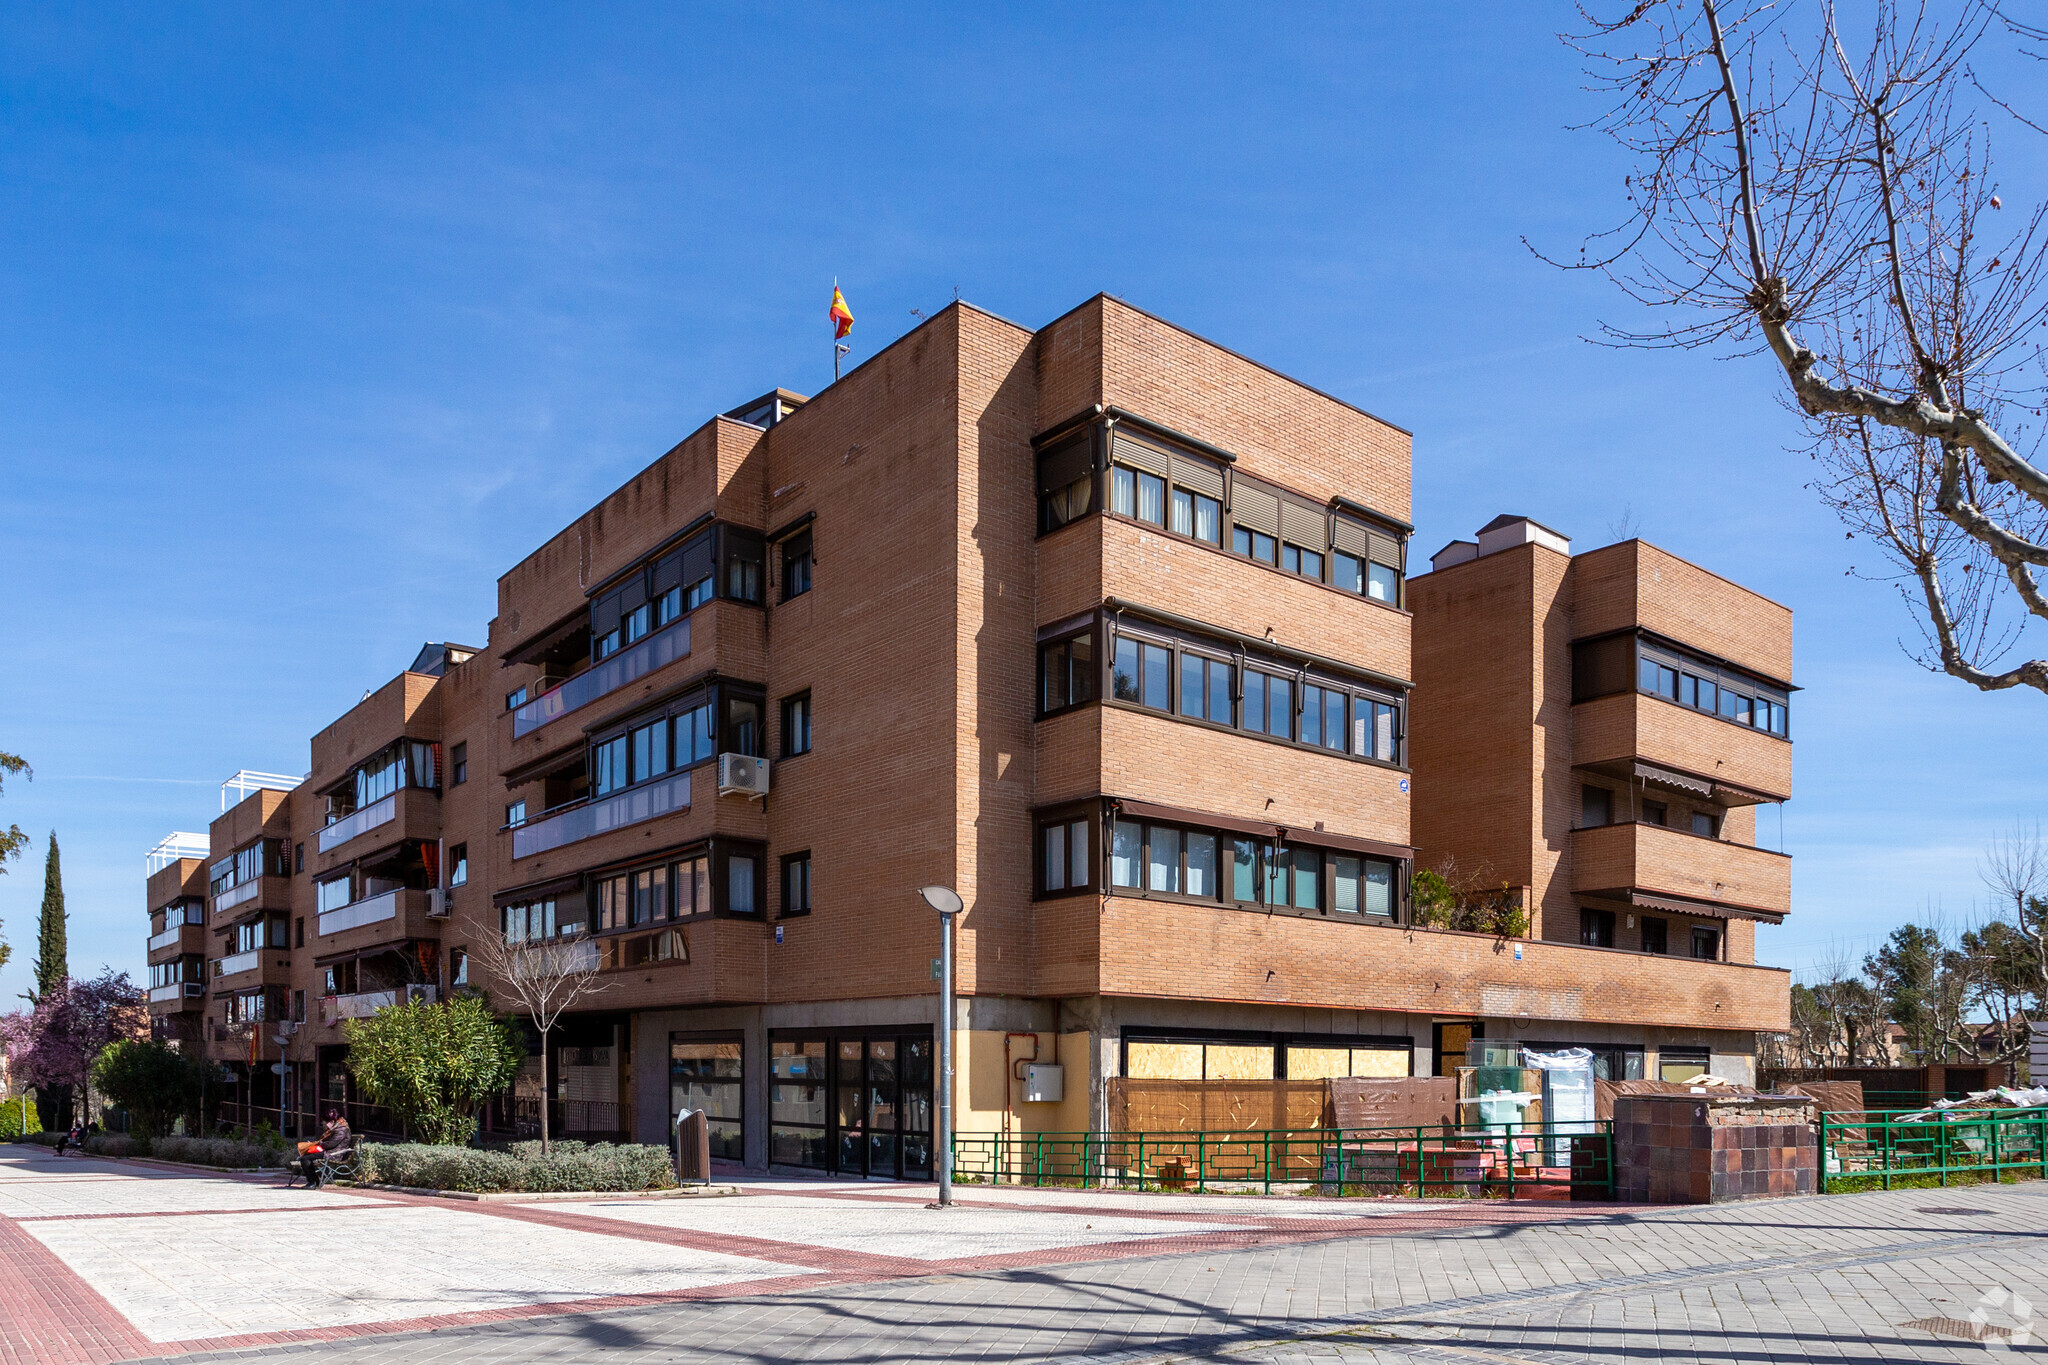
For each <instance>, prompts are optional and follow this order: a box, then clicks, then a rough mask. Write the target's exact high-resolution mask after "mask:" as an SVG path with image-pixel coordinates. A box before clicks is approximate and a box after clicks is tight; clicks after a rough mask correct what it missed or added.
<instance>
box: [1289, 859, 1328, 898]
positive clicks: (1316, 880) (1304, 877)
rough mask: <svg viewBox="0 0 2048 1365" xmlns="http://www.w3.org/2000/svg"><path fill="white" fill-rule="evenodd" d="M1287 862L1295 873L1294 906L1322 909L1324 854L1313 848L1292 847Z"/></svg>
mask: <svg viewBox="0 0 2048 1365" xmlns="http://www.w3.org/2000/svg"><path fill="white" fill-rule="evenodd" d="M1287 862H1288V866H1289V867H1290V869H1291V870H1292V871H1293V873H1294V899H1293V902H1292V903H1293V904H1294V906H1295V907H1296V908H1297V909H1301V910H1320V909H1321V908H1322V905H1323V855H1322V854H1321V853H1319V852H1317V851H1316V850H1315V849H1312V848H1290V849H1288V850H1287Z"/></svg>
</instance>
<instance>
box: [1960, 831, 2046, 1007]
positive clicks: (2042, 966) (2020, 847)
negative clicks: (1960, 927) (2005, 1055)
mask: <svg viewBox="0 0 2048 1365" xmlns="http://www.w3.org/2000/svg"><path fill="white" fill-rule="evenodd" d="M1977 871H1978V875H1979V876H1981V877H1983V878H1984V884H1985V885H1986V886H1987V887H1989V888H1990V889H1991V895H1992V898H1993V901H1994V903H1995V904H1996V905H1997V906H1998V910H1999V914H2000V915H2001V916H2002V917H2003V916H2006V915H2008V914H2009V915H2010V918H2009V919H2007V920H2006V923H2007V924H2009V925H2011V927H2012V929H2013V931H2014V932H2013V933H2012V934H2011V935H2009V938H2010V940H2011V942H2012V949H2013V951H2012V953H2011V956H2015V957H2017V956H2020V955H2024V956H2025V958H2026V961H2025V963H2024V967H2023V970H2018V971H2013V970H2008V972H2007V976H2008V977H2009V978H2010V979H2009V980H2008V981H2007V982H2006V984H2007V985H2008V986H2009V987H2014V986H2016V987H2018V989H2016V990H2014V991H2013V994H2014V995H2017V996H2020V997H2025V996H2031V997H2032V999H2031V1000H2030V1001H2028V1002H2027V1003H2029V1004H2031V1006H2032V1010H2033V1017H2034V1018H2036V1019H2043V1018H2048V841H2044V840H2043V839H2042V836H2041V825H2040V822H2039V821H2036V822H2035V823H2034V825H2033V826H2032V827H2031V828H2029V827H2028V826H2027V825H2025V824H2024V823H2022V822H2020V821H2018V820H2015V821H2014V822H2013V826H2012V828H2011V829H2010V830H2000V831H1999V832H1998V833H1996V834H1994V835H1992V836H1991V843H1990V845H1989V846H1988V847H1987V848H1986V849H1985V850H1984V857H1983V859H1982V860H1981V861H1980V862H1979V863H1978V867H1977ZM2014 965H2015V966H2016V965H2018V964H2014Z"/></svg>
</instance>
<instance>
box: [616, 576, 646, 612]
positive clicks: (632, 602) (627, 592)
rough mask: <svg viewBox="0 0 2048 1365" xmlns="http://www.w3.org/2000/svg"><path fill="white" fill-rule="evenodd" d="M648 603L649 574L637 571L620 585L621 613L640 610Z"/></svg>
mask: <svg viewBox="0 0 2048 1365" xmlns="http://www.w3.org/2000/svg"><path fill="white" fill-rule="evenodd" d="M646 605H647V575H646V574H645V573H644V572H641V573H635V574H634V575H633V576H632V577H631V578H629V579H627V580H626V581H625V582H624V583H622V584H620V585H619V615H621V616H624V615H626V614H628V613H630V612H635V611H638V610H639V609H640V608H642V607H644V606H646Z"/></svg>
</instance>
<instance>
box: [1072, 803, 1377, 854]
mask: <svg viewBox="0 0 2048 1365" xmlns="http://www.w3.org/2000/svg"><path fill="white" fill-rule="evenodd" d="M1111 800H1112V801H1114V802H1115V804H1116V809H1117V813H1118V814H1120V815H1132V816H1136V817H1137V818H1139V819H1141V820H1166V821H1171V822H1172V823H1174V824H1177V825H1192V826H1194V827H1195V828H1197V829H1220V830H1228V831H1229V832H1230V833H1232V834H1249V835H1251V836H1252V837H1254V838H1257V839H1278V840H1281V841H1283V842H1285V843H1289V844H1304V845H1306V846H1308V847H1310V848H1340V849H1343V850H1344V851H1345V852H1347V853H1369V854H1371V855H1373V856H1374V857H1377V858H1393V859H1395V860H1397V861H1406V860H1409V859H1412V858H1414V856H1415V850H1414V849H1413V848H1411V847H1409V846H1408V845H1407V844H1389V843H1382V842H1381V841H1379V840H1377V839H1360V838H1357V837H1355V836H1353V835H1349V834H1332V833H1330V832H1329V831H1327V830H1320V829H1297V828H1296V827H1294V826H1293V825H1275V824H1272V823H1269V822H1266V821H1261V820H1246V819H1241V818H1239V817H1237V816H1234V815H1213V814H1211V813H1210V812H1208V811H1200V810H1188V809H1186V808H1185V807H1182V806H1160V805H1154V804H1153V803H1152V802H1150V801H1129V800H1125V799H1124V798H1122V797H1112V798H1111Z"/></svg>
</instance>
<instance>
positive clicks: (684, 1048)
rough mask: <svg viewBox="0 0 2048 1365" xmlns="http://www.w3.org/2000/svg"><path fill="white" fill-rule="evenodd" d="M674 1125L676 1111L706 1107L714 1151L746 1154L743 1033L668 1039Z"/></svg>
mask: <svg viewBox="0 0 2048 1365" xmlns="http://www.w3.org/2000/svg"><path fill="white" fill-rule="evenodd" d="M668 1076H669V1105H668V1115H669V1124H670V1131H671V1132H673V1131H674V1124H675V1119H676V1115H678V1114H680V1113H682V1112H683V1111H684V1110H685V1109H701V1110H703V1111H704V1114H705V1117H706V1118H707V1119H708V1120H709V1121H710V1125H711V1155H713V1156H715V1157H719V1158H722V1159H723V1160H726V1161H744V1160H745V1159H746V1133H745V1126H744V1122H743V1112H744V1111H743V1104H742V1101H743V1096H744V1093H745V1086H744V1083H743V1082H744V1074H743V1070H742V1061H741V1052H740V1043H739V1040H738V1039H732V1040H730V1041H726V1040H713V1041H708V1042H707V1041H703V1040H698V1039H691V1038H688V1037H686V1036H684V1035H682V1034H673V1033H672V1034H670V1035H669V1042H668Z"/></svg>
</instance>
